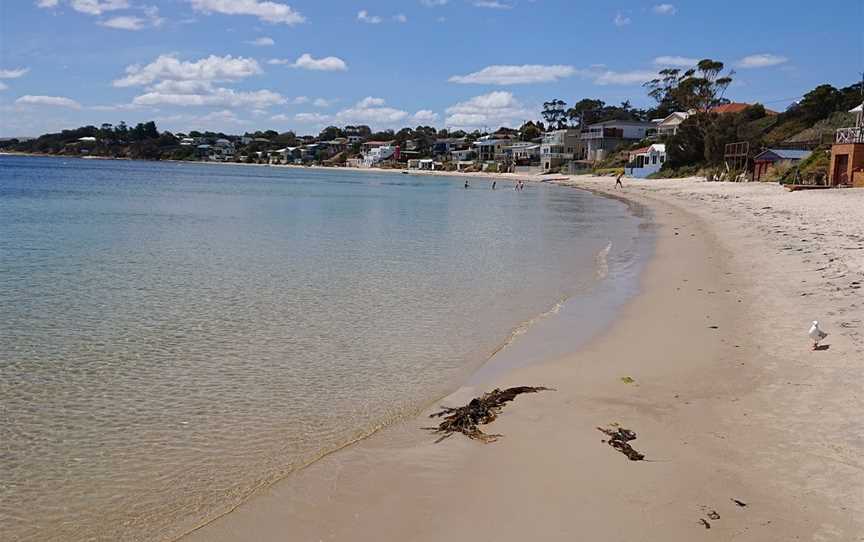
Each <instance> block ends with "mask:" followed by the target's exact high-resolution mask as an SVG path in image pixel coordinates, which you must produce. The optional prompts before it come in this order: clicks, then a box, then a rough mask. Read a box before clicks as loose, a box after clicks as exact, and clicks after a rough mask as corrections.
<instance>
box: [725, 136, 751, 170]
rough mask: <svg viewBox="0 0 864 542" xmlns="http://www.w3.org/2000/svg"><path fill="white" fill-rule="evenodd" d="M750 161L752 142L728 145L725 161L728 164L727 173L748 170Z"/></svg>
mask: <svg viewBox="0 0 864 542" xmlns="http://www.w3.org/2000/svg"><path fill="white" fill-rule="evenodd" d="M749 159H750V142H749V141H740V142H738V143H727V144H726V148H725V152H724V153H723V160H724V161H725V162H726V171H728V172H739V171H744V170H745V169H747V162H748V161H749Z"/></svg>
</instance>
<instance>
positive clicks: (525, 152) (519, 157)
mask: <svg viewBox="0 0 864 542" xmlns="http://www.w3.org/2000/svg"><path fill="white" fill-rule="evenodd" d="M504 152H505V153H508V154H509V155H510V158H511V160H513V161H514V162H516V163H517V164H523V165H524V164H531V163H535V164H536V163H537V162H539V161H540V144H539V143H532V142H531V141H518V142H516V143H513V144H512V145H510V147H509V148H507V149H504Z"/></svg>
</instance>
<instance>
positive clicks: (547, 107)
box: [541, 98, 567, 130]
mask: <svg viewBox="0 0 864 542" xmlns="http://www.w3.org/2000/svg"><path fill="white" fill-rule="evenodd" d="M566 107H567V103H566V102H564V101H563V100H559V99H557V98H556V99H554V100H550V101H548V102H543V112H542V113H541V115H543V119H545V120H546V123H547V124H548V125H549V129H550V130H551V129H552V128H553V127H557V128H558V129H559V130H560V129H561V128H565V127H566V126H567V124H566V120H567V109H566Z"/></svg>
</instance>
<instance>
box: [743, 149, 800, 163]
mask: <svg viewBox="0 0 864 542" xmlns="http://www.w3.org/2000/svg"><path fill="white" fill-rule="evenodd" d="M810 154H811V153H810V151H801V150H797V149H765V150H764V151H762V152H760V153H759V154H757V155H756V156H754V157H753V160H762V161H768V160H770V159H772V158H774V159H775V160H803V159H805V158H807V157H808V156H810Z"/></svg>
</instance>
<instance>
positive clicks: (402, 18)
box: [393, 13, 408, 24]
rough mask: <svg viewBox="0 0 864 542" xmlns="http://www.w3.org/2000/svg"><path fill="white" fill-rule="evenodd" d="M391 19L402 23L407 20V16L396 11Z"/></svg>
mask: <svg viewBox="0 0 864 542" xmlns="http://www.w3.org/2000/svg"><path fill="white" fill-rule="evenodd" d="M393 20H394V21H396V22H397V23H403V24H404V23H407V22H408V17H407V16H406V15H405V14H404V13H397V14H396V15H394V16H393Z"/></svg>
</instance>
